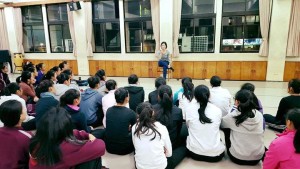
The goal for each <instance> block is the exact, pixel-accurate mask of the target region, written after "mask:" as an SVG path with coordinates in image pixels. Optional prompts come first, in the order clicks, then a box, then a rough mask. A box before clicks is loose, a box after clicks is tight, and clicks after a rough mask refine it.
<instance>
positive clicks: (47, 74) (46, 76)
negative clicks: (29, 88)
mask: <svg viewBox="0 0 300 169" xmlns="http://www.w3.org/2000/svg"><path fill="white" fill-rule="evenodd" d="M52 77H55V71H54V70H49V71H48V72H47V73H46V74H45V76H44V77H43V80H51V79H52Z"/></svg>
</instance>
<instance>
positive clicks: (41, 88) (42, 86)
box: [36, 80, 54, 98]
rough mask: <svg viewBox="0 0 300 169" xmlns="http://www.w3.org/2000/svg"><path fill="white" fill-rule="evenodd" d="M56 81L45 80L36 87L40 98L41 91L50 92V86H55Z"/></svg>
mask: <svg viewBox="0 0 300 169" xmlns="http://www.w3.org/2000/svg"><path fill="white" fill-rule="evenodd" d="M53 85H54V83H53V82H52V81H51V80H43V81H41V83H40V84H39V85H38V86H37V88H36V95H37V97H39V98H40V95H41V93H45V92H49V90H50V87H53Z"/></svg>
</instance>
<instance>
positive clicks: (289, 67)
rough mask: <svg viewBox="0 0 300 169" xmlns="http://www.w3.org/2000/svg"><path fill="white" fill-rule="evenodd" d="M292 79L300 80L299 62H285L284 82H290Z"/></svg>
mask: <svg viewBox="0 0 300 169" xmlns="http://www.w3.org/2000/svg"><path fill="white" fill-rule="evenodd" d="M294 78H300V62H285V67H284V76H283V80H284V81H290V80H291V79H294Z"/></svg>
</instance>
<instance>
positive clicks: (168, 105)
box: [157, 85, 173, 128]
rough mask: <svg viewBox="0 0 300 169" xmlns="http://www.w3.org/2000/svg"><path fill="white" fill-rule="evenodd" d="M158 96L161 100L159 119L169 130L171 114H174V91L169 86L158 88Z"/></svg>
mask: <svg viewBox="0 0 300 169" xmlns="http://www.w3.org/2000/svg"><path fill="white" fill-rule="evenodd" d="M158 96H159V98H160V101H159V105H160V109H159V110H158V112H157V114H158V117H157V119H158V120H159V122H161V123H162V124H163V125H165V126H166V127H167V128H169V127H170V124H171V120H172V119H171V114H172V107H173V102H172V89H171V87H170V86H168V85H162V86H160V87H159V88H158Z"/></svg>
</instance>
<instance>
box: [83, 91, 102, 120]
mask: <svg viewBox="0 0 300 169" xmlns="http://www.w3.org/2000/svg"><path fill="white" fill-rule="evenodd" d="M100 109H102V96H101V94H99V92H98V91H97V90H94V89H91V88H88V89H86V90H85V91H84V92H83V93H82V94H81V102H80V110H81V112H83V113H84V114H85V116H86V119H87V124H92V123H94V122H95V121H97V112H98V111H100ZM100 120H101V119H100Z"/></svg>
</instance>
